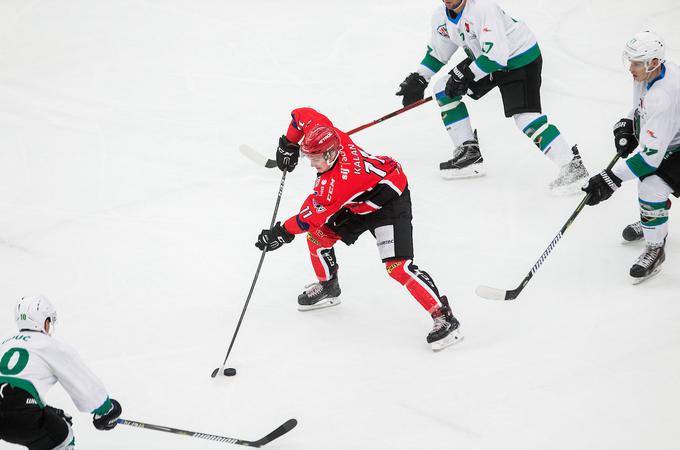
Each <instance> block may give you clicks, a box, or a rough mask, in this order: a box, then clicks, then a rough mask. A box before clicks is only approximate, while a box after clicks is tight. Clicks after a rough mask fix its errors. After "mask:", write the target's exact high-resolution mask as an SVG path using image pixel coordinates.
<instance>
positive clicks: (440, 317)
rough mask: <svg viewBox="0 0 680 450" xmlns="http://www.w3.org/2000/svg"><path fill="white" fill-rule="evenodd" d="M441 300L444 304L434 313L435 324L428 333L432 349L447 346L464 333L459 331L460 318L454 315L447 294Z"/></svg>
mask: <svg viewBox="0 0 680 450" xmlns="http://www.w3.org/2000/svg"><path fill="white" fill-rule="evenodd" d="M439 301H440V302H441V303H442V305H441V306H440V307H439V309H438V310H437V311H435V312H434V313H433V314H432V319H434V325H433V326H432V331H430V334H428V335H427V343H428V344H430V345H431V346H432V350H435V351H437V350H441V349H443V348H446V347H448V346H449V345H452V344H455V343H457V342H460V341H461V340H462V339H463V335H462V334H460V331H458V327H459V326H460V324H459V323H458V320H456V318H455V317H453V313H452V312H451V307H450V306H449V301H448V299H447V298H446V296H442V298H441V299H439Z"/></svg>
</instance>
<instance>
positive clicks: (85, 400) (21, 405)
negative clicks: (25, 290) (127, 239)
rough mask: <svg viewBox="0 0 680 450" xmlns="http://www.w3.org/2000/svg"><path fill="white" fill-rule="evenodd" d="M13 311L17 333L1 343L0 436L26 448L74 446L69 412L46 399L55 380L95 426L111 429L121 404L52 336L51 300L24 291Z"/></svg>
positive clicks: (46, 449)
mask: <svg viewBox="0 0 680 450" xmlns="http://www.w3.org/2000/svg"><path fill="white" fill-rule="evenodd" d="M14 316H15V319H16V323H17V326H18V328H19V333H18V334H15V335H14V336H12V337H9V338H7V339H5V340H3V341H2V344H0V440H4V441H6V442H11V443H14V444H19V445H23V446H25V447H27V448H29V449H30V450H49V449H67V450H71V449H73V448H75V438H74V436H73V430H72V429H71V425H72V423H71V417H70V416H69V415H68V414H66V413H64V411H62V410H60V409H56V408H53V407H51V406H48V405H46V404H45V394H47V391H48V390H49V389H50V388H51V387H52V386H53V385H54V384H56V383H57V382H59V383H61V385H62V386H63V387H64V389H65V390H66V392H68V394H69V395H70V396H71V399H73V402H74V403H75V405H76V407H77V408H78V409H79V410H80V411H82V412H88V413H91V414H93V418H92V422H93V424H94V426H95V427H96V428H97V429H99V430H111V429H113V428H114V427H115V426H116V419H118V417H119V416H120V414H121V407H120V404H119V403H118V402H117V401H116V400H114V399H111V398H109V396H108V394H107V393H106V389H105V388H104V386H103V385H102V383H101V381H99V379H98V378H97V377H96V376H95V375H94V374H93V373H92V372H91V371H90V370H89V369H88V368H87V367H86V366H85V365H84V364H83V363H82V361H81V360H80V357H79V356H78V355H77V354H76V352H75V351H74V350H73V349H72V348H71V347H69V346H67V345H65V344H63V343H61V342H59V341H57V340H56V339H54V338H53V337H52V336H51V334H52V330H53V329H54V326H55V324H56V322H57V312H56V310H55V309H54V307H53V306H52V304H51V303H50V302H49V301H48V300H47V299H46V298H45V297H43V296H31V297H23V298H22V299H21V300H19V302H18V303H17V305H16V307H15V310H14Z"/></svg>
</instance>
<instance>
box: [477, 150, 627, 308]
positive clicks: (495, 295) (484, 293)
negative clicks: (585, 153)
mask: <svg viewBox="0 0 680 450" xmlns="http://www.w3.org/2000/svg"><path fill="white" fill-rule="evenodd" d="M618 159H619V155H618V153H617V154H616V156H615V157H614V159H612V160H611V162H610V163H609V165H608V166H607V169H606V170H610V169H611V168H612V167H614V164H615V163H616V161H618ZM591 195H592V194H590V193H588V194H586V196H585V197H583V200H581V203H579V205H578V206H577V207H576V210H575V211H574V212H573V213H572V214H571V216H569V219H567V221H566V223H565V224H564V225H562V228H561V229H560V231H559V233H557V236H555V238H554V239H553V240H552V241H551V242H550V245H548V248H546V249H545V250H544V251H543V253H542V254H541V256H540V258H538V261H536V264H534V266H533V267H532V268H531V270H530V271H529V273H528V274H527V276H525V277H524V279H523V280H522V282H521V283H520V284H519V286H517V287H516V288H515V289H511V290H509V291H505V290H502V289H496V288H492V287H489V286H477V289H475V293H476V294H477V295H478V296H480V297H482V298H486V299H489V300H514V299H516V298H517V296H518V295H519V294H520V292H522V290H523V289H524V287H525V286H526V285H527V284H528V283H529V280H531V278H532V277H533V276H534V274H535V273H536V272H537V271H538V269H539V268H540V267H541V266H542V265H543V263H544V262H545V260H546V259H547V258H548V255H549V254H550V252H552V251H553V249H554V248H555V246H556V245H557V243H558V242H559V241H560V239H562V236H563V235H564V233H565V232H566V231H567V228H569V227H570V226H571V224H572V223H573V222H574V220H575V219H576V216H578V215H579V214H580V213H581V210H583V208H584V207H585V205H586V202H587V201H588V199H589V198H590V196H591Z"/></svg>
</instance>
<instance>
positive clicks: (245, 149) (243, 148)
mask: <svg viewBox="0 0 680 450" xmlns="http://www.w3.org/2000/svg"><path fill="white" fill-rule="evenodd" d="M238 151H240V152H241V154H242V155H243V156H245V157H246V158H248V159H249V160H251V161H253V162H254V163H255V164H257V165H258V166H264V167H266V168H267V169H273V168H274V167H276V161H275V160H273V159H269V158H267V157H266V156H264V155H263V154H262V153H260V152H258V151H257V150H255V149H254V148H252V147H251V146H249V145H245V144H241V145H239V147H238Z"/></svg>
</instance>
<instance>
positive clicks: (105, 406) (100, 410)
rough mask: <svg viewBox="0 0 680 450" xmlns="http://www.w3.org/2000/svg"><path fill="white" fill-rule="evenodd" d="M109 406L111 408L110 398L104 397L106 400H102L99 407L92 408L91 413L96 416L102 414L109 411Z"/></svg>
mask: <svg viewBox="0 0 680 450" xmlns="http://www.w3.org/2000/svg"><path fill="white" fill-rule="evenodd" d="M111 408H113V404H112V403H111V399H110V398H109V397H106V400H105V401H104V403H102V404H101V406H100V407H99V408H97V409H95V410H93V411H92V414H96V415H98V416H103V415H104V414H106V413H107V412H109V411H111Z"/></svg>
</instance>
